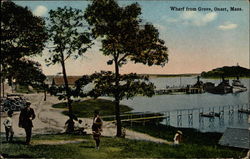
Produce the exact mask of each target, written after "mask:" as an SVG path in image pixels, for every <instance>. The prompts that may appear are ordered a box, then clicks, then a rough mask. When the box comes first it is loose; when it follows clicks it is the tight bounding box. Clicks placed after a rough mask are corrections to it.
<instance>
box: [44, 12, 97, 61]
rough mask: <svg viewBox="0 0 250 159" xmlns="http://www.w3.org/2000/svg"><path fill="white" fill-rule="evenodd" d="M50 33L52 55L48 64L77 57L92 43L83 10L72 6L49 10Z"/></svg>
mask: <svg viewBox="0 0 250 159" xmlns="http://www.w3.org/2000/svg"><path fill="white" fill-rule="evenodd" d="M49 15H50V17H49V21H48V33H49V41H50V43H49V45H50V46H49V51H50V57H49V58H48V59H46V62H47V63H48V64H56V63H60V64H61V63H62V61H66V60H67V59H68V58H72V57H73V58H75V59H77V58H78V57H79V56H81V55H83V53H85V52H86V51H87V49H88V48H90V46H91V45H92V43H91V37H90V33H89V32H88V31H87V30H85V29H84V23H83V15H82V12H81V10H79V9H73V8H71V7H69V8H68V7H64V8H60V7H59V8H57V10H50V11H49Z"/></svg>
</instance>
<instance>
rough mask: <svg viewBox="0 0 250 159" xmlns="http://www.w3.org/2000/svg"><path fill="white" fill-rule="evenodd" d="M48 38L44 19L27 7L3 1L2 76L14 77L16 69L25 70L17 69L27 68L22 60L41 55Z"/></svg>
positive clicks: (0, 57)
mask: <svg viewBox="0 0 250 159" xmlns="http://www.w3.org/2000/svg"><path fill="white" fill-rule="evenodd" d="M47 38H48V36H47V32H46V28H45V21H44V19H43V18H41V17H37V16H34V15H33V14H32V12H31V11H30V10H29V9H28V8H27V7H25V8H23V7H21V6H18V5H16V4H15V3H13V2H10V1H7V2H2V1H1V56H0V59H1V65H2V70H1V73H2V74H1V76H2V77H7V76H8V77H10V76H12V73H10V72H13V71H14V70H13V69H14V68H16V70H15V71H22V70H24V69H25V68H24V67H23V68H22V69H20V68H18V67H16V66H18V65H22V66H27V65H25V64H24V61H22V60H20V59H22V57H25V56H31V55H37V54H41V53H42V50H43V48H44V46H45V42H46V40H47ZM26 62H27V61H26ZM10 69H11V70H10ZM33 69H35V68H33ZM21 73H22V72H19V73H18V74H21ZM19 77H20V76H19ZM22 77H24V76H22ZM33 79H34V78H33ZM17 80H19V81H21V79H17Z"/></svg>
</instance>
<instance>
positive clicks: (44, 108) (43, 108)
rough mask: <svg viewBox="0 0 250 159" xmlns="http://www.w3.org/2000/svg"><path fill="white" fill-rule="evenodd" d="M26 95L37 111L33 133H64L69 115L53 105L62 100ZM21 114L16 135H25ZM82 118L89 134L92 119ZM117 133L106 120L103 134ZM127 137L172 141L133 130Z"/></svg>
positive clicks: (15, 127)
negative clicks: (21, 126)
mask: <svg viewBox="0 0 250 159" xmlns="http://www.w3.org/2000/svg"><path fill="white" fill-rule="evenodd" d="M24 97H25V98H27V99H28V100H29V101H30V102H31V103H32V105H31V107H32V108H33V109H34V110H35V113H36V118H35V119H34V120H33V125H34V128H33V134H53V133H62V132H64V131H65V128H64V124H65V121H66V120H67V119H68V117H67V116H65V115H63V114H62V113H61V112H62V111H63V109H55V108H52V107H51V105H53V104H56V103H59V102H62V101H59V100H58V99H57V98H56V97H54V96H50V95H48V96H47V100H46V101H44V100H43V99H44V95H43V93H39V94H25V95H24ZM19 114H20V112H16V113H15V114H14V116H13V128H14V132H15V136H25V132H24V130H23V129H22V128H19V127H18V117H19ZM4 118H5V117H1V132H4V131H5V130H4V127H3V124H2V122H3V119H4ZM80 119H82V120H83V122H84V123H85V125H86V126H85V127H86V131H87V134H91V133H92V130H91V125H92V119H90V118H80ZM115 134H116V126H115V125H114V124H113V123H110V122H104V124H103V132H102V136H109V137H110V136H115ZM126 138H128V139H136V140H146V141H152V142H157V143H166V144H171V142H168V141H166V140H163V139H159V138H155V137H152V136H149V135H147V134H143V133H139V132H135V131H132V130H126Z"/></svg>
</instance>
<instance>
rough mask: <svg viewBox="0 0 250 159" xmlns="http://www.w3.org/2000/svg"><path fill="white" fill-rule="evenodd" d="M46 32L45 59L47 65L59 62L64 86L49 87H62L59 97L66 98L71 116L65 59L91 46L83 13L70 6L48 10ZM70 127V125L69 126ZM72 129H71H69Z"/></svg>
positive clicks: (81, 53)
mask: <svg viewBox="0 0 250 159" xmlns="http://www.w3.org/2000/svg"><path fill="white" fill-rule="evenodd" d="M49 15H50V16H49V19H48V20H49V21H48V33H49V41H50V43H49V44H50V45H51V46H49V52H50V57H49V58H48V59H47V60H46V62H48V65H50V64H57V63H59V64H61V66H62V73H63V79H64V86H62V87H59V88H57V89H56V87H55V88H54V87H53V88H51V90H52V92H58V91H61V89H64V92H66V94H65V95H62V96H60V98H59V99H63V98H64V99H67V105H68V108H69V116H70V118H72V117H73V112H72V106H71V102H72V101H71V99H70V97H71V96H72V95H71V94H72V93H71V88H70V87H69V85H68V79H67V72H66V65H65V61H66V60H67V59H69V58H74V59H77V58H78V57H79V56H82V55H83V53H85V52H86V51H87V49H88V48H90V47H91V45H92V42H91V34H90V33H89V32H88V30H86V29H85V28H84V23H83V18H84V17H83V14H82V11H81V10H79V9H73V8H71V7H69V8H68V7H64V8H60V7H59V8H57V9H56V10H50V11H49ZM69 127H70V128H72V126H69ZM70 131H72V130H70Z"/></svg>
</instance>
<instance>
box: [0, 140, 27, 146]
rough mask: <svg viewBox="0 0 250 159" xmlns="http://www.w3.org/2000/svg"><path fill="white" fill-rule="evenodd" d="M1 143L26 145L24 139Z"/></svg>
mask: <svg viewBox="0 0 250 159" xmlns="http://www.w3.org/2000/svg"><path fill="white" fill-rule="evenodd" d="M2 144H18V145H26V142H25V141H21V140H15V141H11V142H8V141H2Z"/></svg>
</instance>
